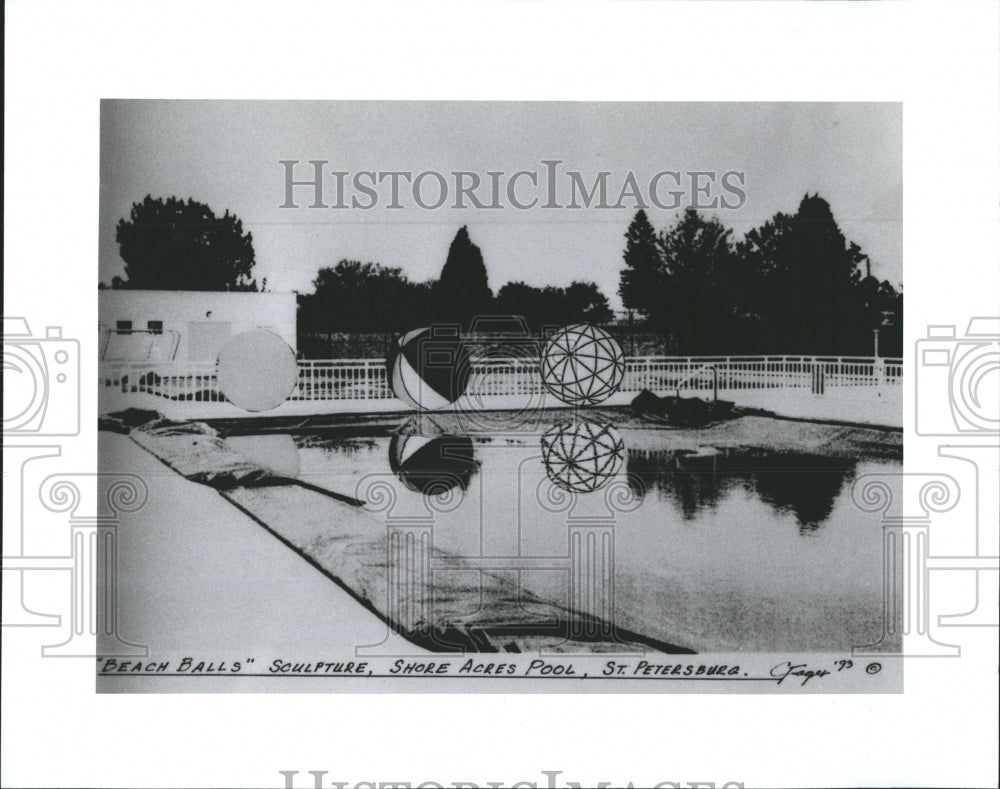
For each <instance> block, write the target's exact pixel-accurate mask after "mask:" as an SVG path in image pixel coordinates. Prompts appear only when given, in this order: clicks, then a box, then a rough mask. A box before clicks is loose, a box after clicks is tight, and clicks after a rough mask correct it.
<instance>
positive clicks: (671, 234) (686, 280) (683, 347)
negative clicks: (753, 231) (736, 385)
mask: <svg viewBox="0 0 1000 789" xmlns="http://www.w3.org/2000/svg"><path fill="white" fill-rule="evenodd" d="M731 236H732V231H730V230H728V229H726V228H725V227H723V226H722V223H721V222H719V220H718V219H715V218H713V219H708V220H706V219H704V218H703V217H702V216H701V215H700V214H699V213H698V212H697V211H695V210H694V209H693V208H689V209H687V210H686V211H685V212H684V215H683V216H682V217H681V219H680V220H679V221H678V222H677V224H676V225H674V226H673V227H672V228H668V229H667V230H665V231H664V232H663V233H661V234H660V237H659V239H658V241H659V246H660V255H661V258H662V260H663V277H662V284H661V285H660V288H659V290H658V291H657V292H656V293H655V294H654V302H653V305H652V307H653V308H654V309H655V312H654V313H653V315H652V317H654V319H655V322H656V324H657V325H658V326H660V327H662V328H664V329H665V330H666V331H667V332H669V333H670V334H671V335H672V336H673V338H674V342H675V343H676V345H677V349H678V350H679V351H681V352H683V353H687V354H705V353H726V352H732V351H731V348H732V342H733V338H734V334H735V332H734V330H733V327H734V321H735V320H736V318H737V312H738V309H737V298H738V285H737V268H736V266H735V261H734V257H733V247H732V242H731Z"/></svg>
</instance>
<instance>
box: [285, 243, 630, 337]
mask: <svg viewBox="0 0 1000 789" xmlns="http://www.w3.org/2000/svg"><path fill="white" fill-rule="evenodd" d="M498 314H499V315H520V316H522V317H523V318H524V319H525V320H526V321H527V322H528V324H529V326H530V328H531V329H532V330H534V331H538V330H540V329H541V328H542V327H543V326H545V325H562V324H567V323H579V322H582V321H589V322H592V323H603V322H606V321H609V320H611V319H612V318H613V317H614V315H613V313H612V311H611V307H610V306H609V305H608V299H607V297H606V296H605V295H604V294H603V293H601V291H600V289H599V288H598V287H597V285H595V284H594V283H593V282H573V283H571V284H570V285H568V286H567V287H565V288H560V287H553V286H547V287H543V288H537V287H534V286H532V285H527V284H525V283H524V282H509V283H507V284H506V285H504V286H503V287H501V288H500V289H499V290H498V291H497V293H496V294H494V293H493V291H492V289H491V288H490V285H489V278H488V276H487V273H486V265H485V263H484V261H483V253H482V250H480V248H479V247H478V246H477V245H476V244H475V243H473V241H472V239H471V238H470V236H469V230H468V227H462V228H461V229H459V231H458V232H457V233H456V234H455V238H454V240H453V241H452V242H451V246H450V247H449V249H448V256H447V258H446V259H445V262H444V265H443V267H442V268H441V275H440V277H439V278H438V279H437V280H429V281H427V282H412V281H411V280H409V279H408V278H407V277H406V275H405V274H404V273H403V272H402V270H401V269H399V268H390V267H387V266H383V265H380V264H378V263H362V262H360V261H357V260H341V261H340V262H339V263H337V264H336V265H335V266H332V267H326V268H322V269H320V270H319V272H318V273H317V275H316V278H315V279H314V280H313V293H311V294H307V295H302V296H300V297H299V329H300V331H303V332H350V331H382V332H387V331H406V330H408V329H413V328H417V327H420V326H427V325H430V324H431V323H455V324H458V325H460V326H462V327H463V329H466V330H467V329H468V328H469V326H470V325H471V323H472V321H473V319H474V318H476V317H477V316H481V315H498Z"/></svg>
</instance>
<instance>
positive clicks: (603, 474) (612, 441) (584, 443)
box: [541, 422, 625, 493]
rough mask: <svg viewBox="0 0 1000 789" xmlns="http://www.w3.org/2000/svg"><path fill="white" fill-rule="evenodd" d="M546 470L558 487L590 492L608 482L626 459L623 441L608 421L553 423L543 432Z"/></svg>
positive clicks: (543, 455) (543, 453)
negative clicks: (600, 422) (607, 423)
mask: <svg viewBox="0 0 1000 789" xmlns="http://www.w3.org/2000/svg"><path fill="white" fill-rule="evenodd" d="M541 443H542V463H543V464H544V465H545V474H546V476H548V478H549V479H550V480H551V481H552V483H553V484H555V485H556V486H557V487H560V488H562V489H563V490H569V491H574V492H576V493H590V492H592V491H595V490H599V489H601V488H603V487H604V486H605V485H607V484H608V483H609V482H610V481H611V480H612V479H614V477H615V475H616V474H617V473H618V471H619V469H621V467H622V461H624V459H625V442H624V441H623V440H622V437H621V435H620V434H619V433H618V431H617V430H615V429H614V428H613V427H612V426H611V425H598V424H594V423H593V422H577V423H573V424H561V425H553V426H552V427H550V428H549V429H548V430H546V431H545V433H543V434H542V439H541Z"/></svg>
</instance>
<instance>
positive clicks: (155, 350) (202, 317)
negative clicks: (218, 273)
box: [97, 289, 296, 362]
mask: <svg viewBox="0 0 1000 789" xmlns="http://www.w3.org/2000/svg"><path fill="white" fill-rule="evenodd" d="M97 293H98V322H99V328H100V343H101V344H100V355H101V356H100V358H101V359H102V360H103V361H109V362H111V361H150V362H169V361H181V362H184V361H192V362H214V361H215V359H216V357H217V356H218V354H219V351H220V350H221V348H222V346H223V345H225V344H226V342H227V341H228V340H229V339H230V338H231V337H233V336H235V335H237V334H239V333H240V332H244V331H249V330H251V329H258V328H263V329H270V330H271V331H273V332H274V333H275V334H277V335H278V336H279V337H281V338H282V339H283V340H284V341H285V342H287V343H288V345H289V346H290V347H291V348H292V350H295V347H296V337H295V330H296V298H295V294H294V293H244V292H236V293H234V292H229V291H226V292H219V291H189V290H125V289H122V290H99V291H98V292H97Z"/></svg>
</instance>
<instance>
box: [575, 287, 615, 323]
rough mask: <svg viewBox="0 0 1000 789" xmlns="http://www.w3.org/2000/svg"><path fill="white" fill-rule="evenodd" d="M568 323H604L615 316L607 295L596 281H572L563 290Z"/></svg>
mask: <svg viewBox="0 0 1000 789" xmlns="http://www.w3.org/2000/svg"><path fill="white" fill-rule="evenodd" d="M563 299H564V301H565V305H566V306H565V310H566V321H565V322H566V323H581V322H585V323H604V322H605V321H609V320H611V319H612V318H613V317H614V313H613V312H612V311H611V307H610V306H609V305H608V299H607V296H605V295H604V294H603V293H601V289H600V288H598V287H597V284H596V283H594V282H576V281H574V282H571V283H570V284H569V287H567V288H566V289H565V290H564V291H563Z"/></svg>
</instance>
